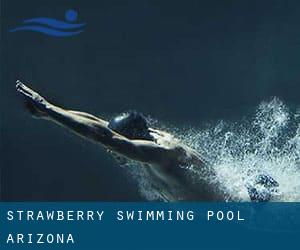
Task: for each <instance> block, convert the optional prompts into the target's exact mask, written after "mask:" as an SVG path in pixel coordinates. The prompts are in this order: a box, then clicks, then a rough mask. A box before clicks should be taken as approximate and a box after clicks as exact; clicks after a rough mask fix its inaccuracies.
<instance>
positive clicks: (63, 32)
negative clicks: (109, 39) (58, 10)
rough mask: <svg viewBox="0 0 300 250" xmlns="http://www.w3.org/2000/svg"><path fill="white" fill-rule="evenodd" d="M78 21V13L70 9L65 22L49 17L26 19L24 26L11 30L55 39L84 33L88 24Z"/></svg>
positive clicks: (66, 13)
mask: <svg viewBox="0 0 300 250" xmlns="http://www.w3.org/2000/svg"><path fill="white" fill-rule="evenodd" d="M77 19H78V13H77V11H75V10H72V9H69V10H67V11H66V12H65V20H58V19H54V18H48V17H37V18H32V19H26V20H24V21H23V25H21V26H18V27H16V28H13V29H11V30H10V32H17V31H33V32H39V33H42V34H45V35H48V36H54V37H68V36H75V35H78V34H80V33H81V32H83V31H84V30H83V27H84V26H85V25H86V23H75V22H76V21H77Z"/></svg>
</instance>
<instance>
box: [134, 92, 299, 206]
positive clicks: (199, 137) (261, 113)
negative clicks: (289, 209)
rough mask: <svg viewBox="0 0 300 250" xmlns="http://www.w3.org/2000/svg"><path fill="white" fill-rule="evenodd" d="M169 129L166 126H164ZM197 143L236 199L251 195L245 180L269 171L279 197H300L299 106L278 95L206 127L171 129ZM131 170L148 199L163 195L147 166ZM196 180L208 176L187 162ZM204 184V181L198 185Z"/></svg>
mask: <svg viewBox="0 0 300 250" xmlns="http://www.w3.org/2000/svg"><path fill="white" fill-rule="evenodd" d="M162 128H163V129H165V126H162ZM167 130H169V131H170V132H171V133H173V134H175V135H176V136H177V137H178V138H179V139H181V140H182V141H183V142H184V143H185V144H187V145H189V146H190V147H192V148H194V149H196V150H197V151H198V152H199V153H200V154H201V155H202V156H203V157H204V158H205V160H206V161H207V162H209V163H210V164H211V165H212V166H213V167H214V169H215V171H216V173H217V178H218V183H220V186H219V190H220V192H223V193H224V194H226V196H227V197H228V199H230V200H234V201H249V195H248V192H247V189H246V184H247V183H249V182H251V181H252V180H253V179H254V178H255V177H256V176H257V175H258V174H260V173H266V174H269V175H270V176H272V177H273V178H274V179H275V180H276V181H278V183H279V193H278V195H276V197H273V200H274V201H287V202H290V201H300V181H299V180H300V108H295V107H288V106H287V105H286V104H285V103H284V102H282V101H281V100H280V99H278V98H273V99H271V100H269V101H264V102H262V103H260V105H259V106H258V107H257V108H256V110H255V112H253V114H252V115H250V116H248V117H244V118H243V119H241V120H240V121H236V122H230V121H225V120H223V121H218V122H217V121H216V122H215V123H213V124H206V125H205V129H197V128H194V129H188V130H185V129H180V128H175V129H174V128H169V129H167ZM129 167H130V175H131V176H132V177H133V178H134V179H135V180H136V182H137V183H138V186H139V189H140V192H141V194H142V195H143V196H144V197H145V198H147V199H149V200H157V199H163V198H162V197H163V194H162V192H161V190H160V189H159V188H157V187H155V186H154V185H152V182H151V176H149V174H147V173H146V170H145V168H143V167H141V166H137V163H135V164H129ZM188 171H189V173H190V177H191V181H194V182H197V181H199V183H201V180H203V179H205V180H206V181H208V182H212V183H216V180H215V179H214V180H213V179H212V178H211V177H209V176H206V177H204V176H203V175H202V174H201V171H200V170H199V169H197V167H193V166H191V167H190V168H188ZM199 189H201V185H199Z"/></svg>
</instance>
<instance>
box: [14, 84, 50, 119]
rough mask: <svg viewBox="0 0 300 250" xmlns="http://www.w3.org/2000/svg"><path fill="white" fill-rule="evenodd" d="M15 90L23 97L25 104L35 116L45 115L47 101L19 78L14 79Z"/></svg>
mask: <svg viewBox="0 0 300 250" xmlns="http://www.w3.org/2000/svg"><path fill="white" fill-rule="evenodd" d="M16 90H17V91H18V92H19V93H20V94H21V95H22V96H23V97H24V98H25V106H26V108H27V110H28V111H29V112H30V113H31V114H32V115H33V116H34V117H35V118H41V117H45V116H47V114H46V112H45V109H46V106H47V104H48V103H47V101H46V100H45V99H44V98H43V97H42V96H40V95H39V94H38V93H36V92H35V91H33V90H32V89H30V88H29V87H27V86H26V85H25V84H23V83H22V82H21V81H19V80H17V81H16Z"/></svg>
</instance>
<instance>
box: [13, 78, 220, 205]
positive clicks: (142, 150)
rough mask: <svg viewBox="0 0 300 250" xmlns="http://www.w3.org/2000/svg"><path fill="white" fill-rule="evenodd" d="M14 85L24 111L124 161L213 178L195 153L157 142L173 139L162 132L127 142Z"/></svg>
mask: <svg viewBox="0 0 300 250" xmlns="http://www.w3.org/2000/svg"><path fill="white" fill-rule="evenodd" d="M16 83H17V84H16V89H17V91H18V92H19V93H20V94H21V95H22V96H23V97H24V98H25V100H26V104H27V107H28V109H29V110H30V111H31V113H32V114H33V115H34V117H36V118H40V119H47V120H50V121H53V122H55V123H58V124H60V125H62V126H64V127H67V128H68V129H70V130H71V131H73V132H75V133H76V134H78V135H80V136H82V137H84V138H86V139H89V140H91V141H94V142H96V143H100V144H102V145H103V146H104V147H105V148H107V149H109V150H110V151H114V152H116V153H117V154H121V155H123V156H124V157H126V158H128V159H131V160H135V161H139V162H142V163H148V164H151V165H157V166H159V168H160V169H163V172H164V173H166V174H167V175H168V173H170V175H172V172H176V169H175V168H179V167H180V166H190V165H193V166H195V165H196V166H197V167H199V168H205V170H206V171H207V174H211V175H214V172H213V170H212V169H211V168H210V167H209V166H207V165H206V164H204V162H203V160H202V159H201V156H200V155H199V154H198V153H197V152H196V151H195V150H193V149H191V148H189V147H187V146H186V145H183V144H181V143H180V142H179V141H177V140H175V139H174V141H170V142H169V143H160V142H159V141H163V140H168V139H169V140H173V139H171V138H172V136H170V135H169V134H168V133H166V132H163V131H160V130H157V129H152V128H149V130H150V132H151V134H152V136H153V137H154V138H156V139H157V140H156V141H150V140H132V139H128V138H126V137H124V136H122V135H120V134H118V133H116V132H115V131H113V130H111V129H110V128H109V127H108V122H107V121H105V120H103V119H101V118H99V117H96V116H93V115H91V114H88V113H85V112H79V111H73V110H67V109H64V108H61V107H58V106H55V105H53V104H51V103H49V102H48V101H47V100H46V99H45V98H44V97H42V96H41V95H39V94H38V93H37V92H35V91H33V90H32V89H30V88H29V87H27V86H26V85H25V84H23V83H22V82H21V81H19V80H18V81H17V82H16ZM173 170H174V171H173ZM212 193H213V192H212ZM212 199H213V200H215V199H214V198H212Z"/></svg>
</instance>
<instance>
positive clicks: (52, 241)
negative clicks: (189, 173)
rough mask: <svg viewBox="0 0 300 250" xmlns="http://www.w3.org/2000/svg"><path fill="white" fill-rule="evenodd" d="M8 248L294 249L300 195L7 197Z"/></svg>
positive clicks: (4, 227) (0, 241)
mask: <svg viewBox="0 0 300 250" xmlns="http://www.w3.org/2000/svg"><path fill="white" fill-rule="evenodd" d="M0 208H1V218H0V219H1V231H0V245H1V249H19V248H22V249H36V248H43V249H56V248H58V249H68V248H70V249H286V248H287V247H290V246H292V245H294V244H297V243H298V240H297V239H298V236H299V233H300V213H299V211H300V203H200V202H199V203H154V202H149V203H127V202H126V203H122V202H86V203H85V202H80V203H79V202H69V203H66V202H64V203H60V202H50V203H49V202H34V203H30V202H23V203H22V202H17V203H15V202H14V203H5V202H2V203H0Z"/></svg>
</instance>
